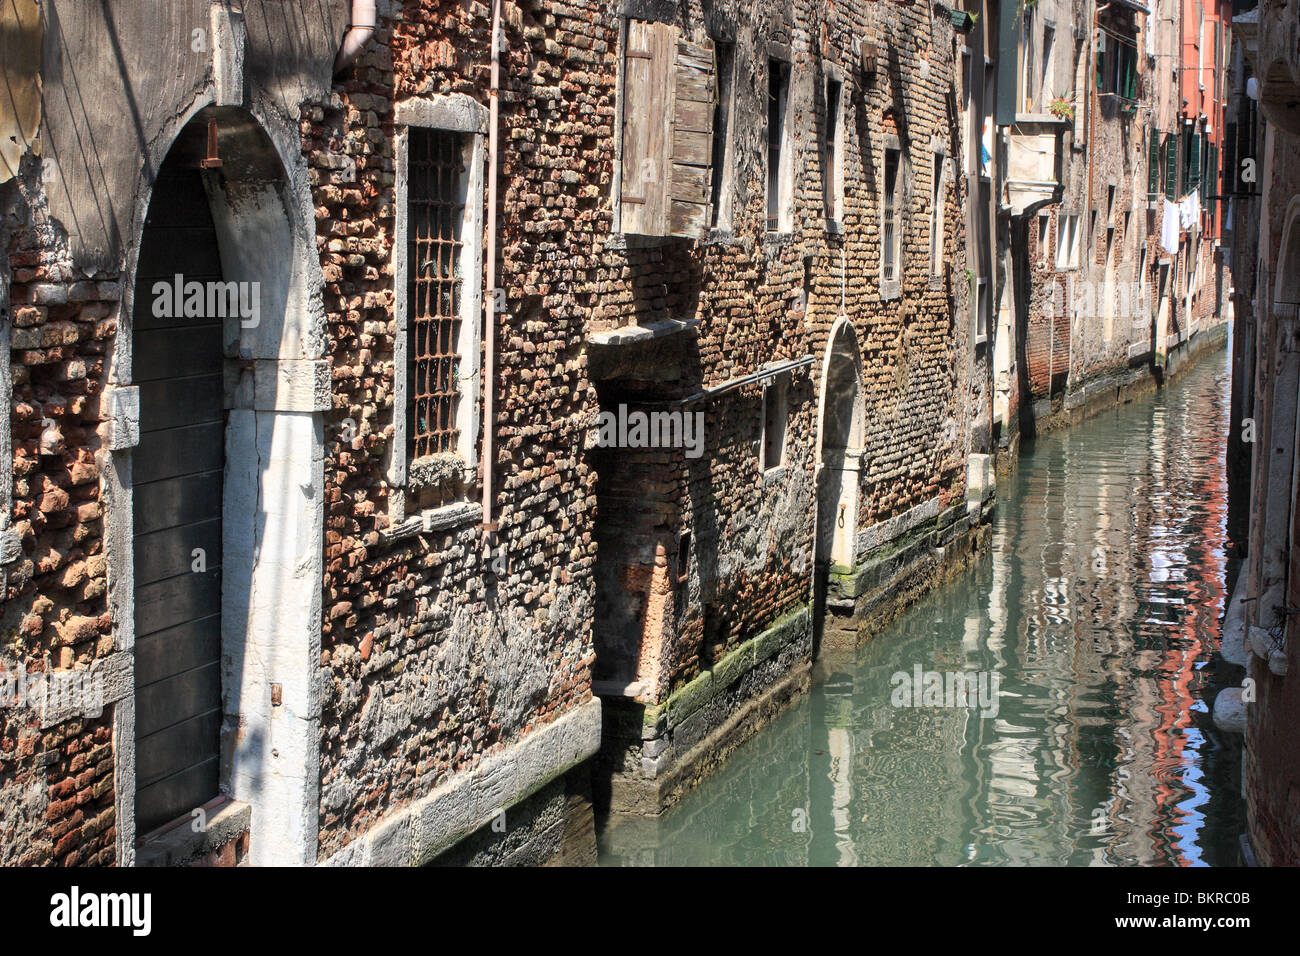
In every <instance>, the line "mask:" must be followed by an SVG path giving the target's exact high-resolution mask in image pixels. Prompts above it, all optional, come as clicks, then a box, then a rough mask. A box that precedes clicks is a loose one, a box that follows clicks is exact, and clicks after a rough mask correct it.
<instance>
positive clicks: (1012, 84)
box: [993, 3, 1020, 126]
mask: <svg viewBox="0 0 1300 956" xmlns="http://www.w3.org/2000/svg"><path fill="white" fill-rule="evenodd" d="M1019 53H1020V17H1019V15H1018V11H1017V9H1016V7H1015V5H1014V4H1010V3H1004V4H1002V7H1001V9H1000V10H999V12H998V56H997V70H998V74H997V82H998V88H997V93H996V95H995V96H994V108H993V122H995V123H997V124H998V125H999V126H1012V125H1014V124H1015V122H1016V107H1017V106H1018V105H1019V96H1018V92H1017V88H1018V87H1019V85H1020V84H1019V82H1018V79H1019V74H1018V72H1017V68H1018V66H1019V63H1020V56H1019Z"/></svg>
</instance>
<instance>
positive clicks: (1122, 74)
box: [1097, 30, 1137, 100]
mask: <svg viewBox="0 0 1300 956" xmlns="http://www.w3.org/2000/svg"><path fill="white" fill-rule="evenodd" d="M1097 92H1098V93H1100V94H1102V95H1106V94H1112V95H1115V96H1118V97H1121V98H1122V99H1126V100H1135V99H1137V43H1136V41H1134V40H1133V39H1132V38H1129V37H1123V36H1120V35H1119V34H1116V33H1112V32H1110V31H1108V30H1098V31H1097Z"/></svg>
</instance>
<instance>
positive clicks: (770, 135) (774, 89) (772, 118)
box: [767, 58, 791, 232]
mask: <svg viewBox="0 0 1300 956" xmlns="http://www.w3.org/2000/svg"><path fill="white" fill-rule="evenodd" d="M789 95H790V64H788V63H785V62H783V61H781V60H778V59H776V58H772V59H769V60H768V61H767V229H768V231H769V232H788V231H789V230H790V228H791V223H790V221H789V220H790V190H789V189H788V187H787V183H786V179H787V167H788V165H789V162H790V159H789V152H790V151H789V149H788V148H787V140H786V137H787V135H788V130H787V129H786V112H787V110H788V109H789V103H788V99H789Z"/></svg>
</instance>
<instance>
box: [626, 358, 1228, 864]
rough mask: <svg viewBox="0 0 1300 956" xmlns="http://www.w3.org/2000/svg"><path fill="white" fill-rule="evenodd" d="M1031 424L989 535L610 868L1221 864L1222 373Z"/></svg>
mask: <svg viewBox="0 0 1300 956" xmlns="http://www.w3.org/2000/svg"><path fill="white" fill-rule="evenodd" d="M1224 366H1225V360H1224V353H1218V354H1216V355H1214V356H1207V357H1206V358H1204V359H1202V360H1201V363H1200V365H1199V367H1197V368H1196V369H1194V370H1192V371H1191V372H1189V373H1188V375H1187V376H1186V377H1185V378H1184V379H1183V380H1182V381H1181V382H1180V383H1178V384H1176V385H1175V386H1173V387H1172V388H1170V389H1167V390H1165V391H1163V392H1162V393H1161V394H1160V395H1158V396H1156V397H1154V398H1150V399H1144V400H1140V401H1138V402H1135V403H1132V404H1130V405H1126V406H1123V407H1121V408H1119V409H1116V410H1114V411H1111V412H1106V413H1104V414H1102V415H1099V416H1098V417H1096V418H1093V419H1091V420H1089V421H1088V422H1085V423H1083V424H1081V425H1079V426H1076V427H1075V428H1074V429H1072V430H1069V431H1066V432H1062V433H1057V434H1053V435H1048V436H1045V437H1043V438H1041V439H1039V440H1038V442H1037V443H1036V444H1035V446H1034V447H1033V449H1032V450H1031V451H1028V452H1027V453H1025V454H1023V455H1022V456H1021V459H1020V464H1019V467H1018V470H1017V471H1016V473H1015V474H1014V475H1013V476H1012V477H1011V478H1010V479H1009V480H1008V481H1007V482H1005V483H1004V486H1003V487H999V489H998V507H997V510H996V512H995V520H994V531H993V543H992V548H991V553H990V554H988V555H986V556H985V557H984V558H983V559H982V560H981V561H979V562H978V563H977V565H976V566H975V568H973V569H972V570H971V571H970V572H969V573H967V574H966V575H964V576H962V577H961V578H960V579H958V580H957V581H956V582H954V583H952V584H950V585H948V586H947V587H945V588H943V589H941V590H940V591H939V592H938V593H936V594H933V595H931V596H930V597H928V598H927V599H925V600H923V601H921V602H919V603H917V604H916V605H915V606H913V607H912V608H911V609H910V610H909V611H908V612H906V613H905V614H904V615H903V617H902V618H901V619H900V620H899V621H898V622H896V623H895V624H894V625H893V626H892V627H890V628H889V629H888V630H886V631H884V632H883V633H881V634H880V635H879V636H878V637H876V638H875V639H874V640H873V641H872V642H871V643H870V644H868V645H867V646H866V647H865V648H862V649H861V650H859V651H858V652H857V653H856V654H848V655H846V656H843V657H840V658H835V657H826V658H823V660H822V662H821V665H820V669H821V670H822V671H824V672H825V676H824V679H823V680H822V681H821V682H820V683H819V684H818V685H817V686H816V687H814V689H813V692H812V693H811V694H810V695H809V696H808V697H807V698H806V699H804V700H802V701H801V702H800V703H799V704H798V705H796V706H795V707H794V708H793V709H792V710H791V711H790V712H788V713H787V714H785V715H784V716H783V717H782V718H780V719H779V720H777V721H776V722H775V723H774V724H773V725H772V726H771V727H769V728H767V729H765V730H764V731H762V732H760V734H758V735H757V736H756V737H755V738H754V739H752V740H751V741H749V742H748V743H747V744H745V746H744V747H742V748H741V749H739V750H738V751H737V752H736V753H735V754H734V755H733V756H732V757H731V758H730V759H729V760H728V761H727V763H726V764H724V765H723V767H722V768H721V769H720V770H719V771H718V772H716V773H715V774H714V775H713V776H711V777H710V778H708V779H707V780H705V781H704V782H703V783H702V784H701V785H700V786H699V787H697V788H696V789H695V790H694V791H692V792H691V793H689V794H687V795H686V797H685V798H684V799H683V800H682V801H681V803H680V804H678V805H677V806H676V807H674V808H673V809H672V810H671V811H669V812H668V813H667V814H665V815H664V816H663V817H662V818H661V819H660V820H659V821H656V822H645V823H640V822H638V823H634V824H633V823H624V824H620V825H616V826H613V827H611V828H610V829H609V831H608V832H606V833H605V834H603V836H602V854H603V860H604V861H605V862H607V863H615V864H617V863H623V864H628V863H631V864H769V865H805V864H814V865H836V864H838V865H856V864H875V865H890V864H939V865H956V864H1074V865H1088V864H1091V865H1113V864H1119V865H1125V864H1171V865H1184V866H1185V865H1196V864H1218V865H1232V864H1234V863H1235V862H1236V839H1237V835H1238V834H1239V833H1240V832H1242V830H1243V829H1244V824H1243V816H1242V814H1243V810H1242V803H1241V800H1240V796H1239V779H1240V778H1239V774H1240V762H1239V757H1238V755H1237V753H1236V752H1235V751H1234V750H1233V749H1232V748H1231V747H1227V746H1224V745H1223V741H1222V740H1221V735H1220V734H1219V732H1218V731H1217V729H1216V728H1215V727H1214V726H1213V723H1212V721H1211V719H1210V714H1209V710H1210V705H1211V704H1212V702H1213V697H1214V693H1215V689H1214V688H1210V687H1209V686H1208V680H1209V677H1210V675H1211V674H1212V668H1208V667H1207V665H1208V664H1209V663H1210V661H1211V658H1212V656H1213V655H1214V653H1215V651H1216V650H1217V647H1218V621H1219V618H1220V616H1221V614H1222V611H1223V604H1224V598H1225V588H1224V564H1225V551H1226V548H1227V533H1226V527H1225V514H1226V503H1225V498H1226V485H1225V480H1224V460H1223V458H1224V435H1225V432H1226V428H1227V414H1228V413H1227V409H1228V394H1229V376H1228V372H1227V370H1226V369H1225V367H1224ZM918 664H919V665H920V666H921V668H922V670H923V671H936V672H947V671H970V670H973V671H982V672H985V673H986V674H990V675H991V674H996V675H997V677H998V681H999V690H1000V694H999V695H998V697H997V707H996V714H994V715H990V716H981V711H980V709H979V708H978V707H977V708H956V707H952V708H942V707H912V708H908V707H895V706H892V705H891V693H892V692H893V691H894V689H895V687H896V683H891V675H893V674H895V673H896V672H906V673H908V674H911V673H912V672H913V669H914V667H915V665H918Z"/></svg>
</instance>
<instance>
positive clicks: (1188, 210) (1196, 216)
mask: <svg viewBox="0 0 1300 956" xmlns="http://www.w3.org/2000/svg"><path fill="white" fill-rule="evenodd" d="M1200 218H1201V191H1200V190H1199V189H1193V190H1192V191H1191V192H1190V193H1188V194H1187V195H1186V196H1184V197H1183V201H1182V202H1181V203H1179V204H1178V220H1179V225H1181V226H1182V227H1183V228H1184V229H1191V228H1192V227H1193V226H1195V225H1196V223H1197V222H1199V221H1200Z"/></svg>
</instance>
